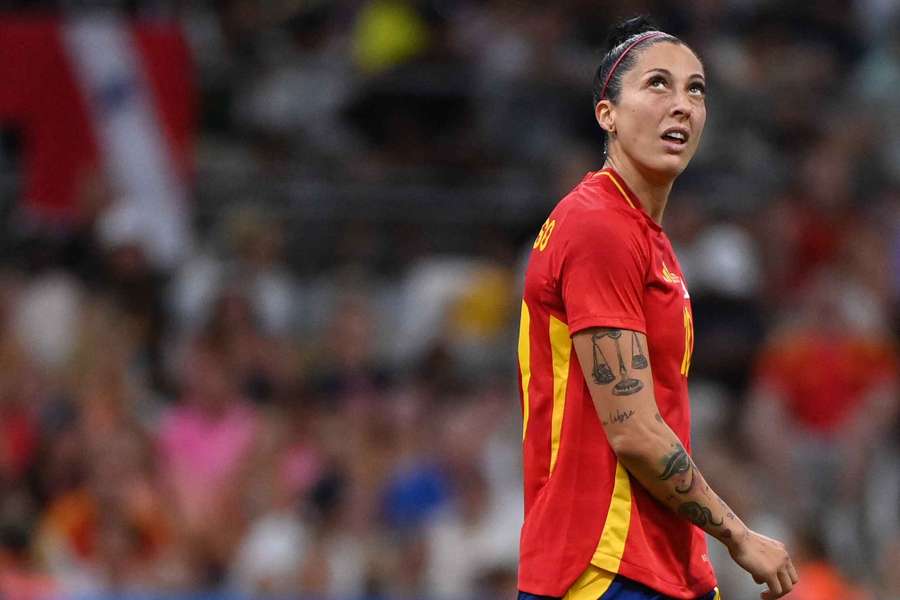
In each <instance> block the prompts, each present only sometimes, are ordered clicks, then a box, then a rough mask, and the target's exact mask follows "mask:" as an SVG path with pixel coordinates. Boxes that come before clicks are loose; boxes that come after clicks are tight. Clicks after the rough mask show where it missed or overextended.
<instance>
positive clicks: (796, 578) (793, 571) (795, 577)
mask: <svg viewBox="0 0 900 600" xmlns="http://www.w3.org/2000/svg"><path fill="white" fill-rule="evenodd" d="M788 574H789V575H790V576H791V583H793V584H794V585H797V582H798V581H800V575H798V574H797V569H795V568H794V563H793V562H792V561H791V560H788Z"/></svg>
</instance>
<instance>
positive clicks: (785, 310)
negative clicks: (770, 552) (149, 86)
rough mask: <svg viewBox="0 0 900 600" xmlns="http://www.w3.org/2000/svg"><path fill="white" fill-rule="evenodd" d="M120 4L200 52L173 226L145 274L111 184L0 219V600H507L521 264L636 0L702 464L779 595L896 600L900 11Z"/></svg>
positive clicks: (597, 153) (745, 591)
mask: <svg viewBox="0 0 900 600" xmlns="http://www.w3.org/2000/svg"><path fill="white" fill-rule="evenodd" d="M87 4H89V3H87ZM97 4H102V5H104V10H111V9H110V6H112V5H115V4H116V3H115V2H106V3H103V2H100V3H97ZM0 8H2V9H5V10H7V11H23V10H50V11H59V12H61V13H62V14H68V15H71V14H73V11H80V10H83V9H84V7H83V6H81V3H78V2H34V1H33V2H27V1H20V2H10V1H7V2H0ZM118 8H119V10H121V11H122V12H123V13H125V14H128V15H130V17H129V18H135V19H150V20H152V19H177V20H178V21H179V22H180V23H181V24H182V26H183V28H184V31H185V35H186V36H187V39H188V42H189V44H190V47H191V48H192V52H193V60H194V63H195V65H194V66H195V76H196V85H197V87H198V92H199V103H200V105H199V107H198V109H199V110H198V115H199V119H200V123H199V133H198V139H197V142H196V150H195V153H196V156H195V158H194V160H195V161H196V175H195V178H194V180H193V182H192V186H191V187H192V190H193V191H192V194H191V196H192V198H191V199H190V201H189V205H190V207H191V210H190V211H189V212H188V213H187V218H188V219H189V220H190V226H189V227H188V228H186V231H187V232H188V233H187V235H188V237H189V238H190V239H188V240H185V243H183V244H181V245H179V248H183V249H184V250H183V252H182V253H181V254H180V255H179V256H177V257H176V258H175V259H171V258H170V259H169V260H167V261H165V262H160V261H158V260H156V259H155V255H154V253H153V252H152V251H151V249H152V247H153V244H154V243H158V240H157V241H155V242H154V241H153V240H149V239H148V236H149V235H151V234H149V233H148V232H147V231H145V230H143V229H142V222H141V219H139V218H137V217H136V216H135V215H134V214H133V212H132V211H133V205H132V204H128V203H123V202H121V201H120V199H119V198H118V197H117V194H116V190H115V186H114V185H111V184H109V182H107V181H104V176H103V173H98V174H97V176H96V178H95V180H93V181H92V183H91V185H86V186H85V188H84V190H85V191H84V201H83V207H84V210H83V213H82V215H81V218H80V219H79V220H78V221H77V222H73V223H70V224H68V225H67V226H65V227H61V226H60V225H59V224H55V225H54V226H53V227H44V226H41V224H40V223H39V222H36V221H35V220H34V219H32V218H29V217H28V215H25V214H23V212H22V211H21V210H20V209H19V208H17V207H16V199H15V197H14V196H13V195H11V194H8V197H6V198H4V201H3V211H4V217H5V222H4V224H3V228H4V233H3V240H2V244H0V247H2V253H3V254H2V259H3V260H2V263H0V324H2V327H0V596H2V597H4V598H11V599H17V598H22V599H24V598H29V599H38V598H56V597H74V596H77V597H87V598H100V597H103V596H104V595H114V596H117V597H121V596H123V595H125V594H146V593H151V592H152V593H157V594H171V595H172V596H176V595H179V594H185V593H195V592H198V591H206V592H217V593H222V594H224V593H228V594H231V593H235V594H241V595H243V597H257V598H260V597H310V598H313V597H314V598H329V599H333V600H349V599H354V600H355V599H363V598H365V599H371V600H375V599H385V600H387V599H407V598H408V599H413V598H427V599H431V600H473V599H476V598H479V599H480V598H485V599H489V598H490V599H494V598H512V597H514V596H513V595H514V593H515V577H516V561H517V546H518V531H519V527H520V525H521V520H522V498H521V461H520V456H519V453H520V443H521V413H520V408H519V400H518V397H517V389H516V363H515V339H516V335H517V331H516V328H517V324H518V319H517V316H518V306H519V302H520V297H521V290H520V286H521V280H522V274H523V269H524V264H525V260H526V259H527V253H528V250H529V249H530V248H531V242H532V240H533V237H534V235H536V233H537V230H538V229H539V227H540V223H541V222H542V221H543V219H544V218H545V216H546V214H547V213H548V212H549V210H550V209H551V208H552V206H553V205H554V204H555V203H556V201H557V200H558V199H559V198H560V197H561V196H562V195H563V194H565V193H566V192H567V191H568V190H569V189H570V188H571V187H573V186H574V185H575V184H576V183H577V182H578V181H579V180H580V178H581V177H582V176H583V174H584V173H585V172H586V171H588V170H596V169H597V168H599V167H600V165H601V164H602V147H601V146H600V144H599V140H598V139H597V135H596V125H595V124H594V123H593V115H592V111H591V107H590V101H589V99H590V97H591V94H590V82H591V78H592V75H593V69H594V68H595V67H596V64H597V62H598V61H599V58H600V54H599V52H600V47H601V45H602V42H603V38H604V35H605V32H606V30H607V27H608V26H609V25H610V24H612V23H613V22H615V21H617V20H619V19H620V18H622V17H623V16H629V15H632V14H635V13H638V12H646V13H649V14H651V15H652V16H653V17H654V18H655V20H656V21H657V22H659V23H660V25H661V26H662V27H663V28H665V29H666V30H667V31H670V32H671V33H673V34H676V35H679V36H681V37H682V38H683V39H684V40H686V41H687V42H688V43H689V44H690V45H691V46H692V47H693V48H695V49H696V50H697V51H698V52H699V54H700V55H701V57H702V59H703V61H704V63H705V66H706V69H707V73H708V80H709V84H710V85H709V95H708V100H707V102H708V110H709V121H708V124H707V128H706V132H705V134H704V140H703V143H702V145H701V150H700V153H699V154H698V156H697V157H696V158H695V159H694V162H693V164H692V165H691V166H690V167H689V169H688V171H687V172H686V173H685V174H684V175H683V176H682V178H681V179H680V180H679V181H678V182H677V183H676V188H675V190H674V192H673V195H672V198H671V200H670V203H669V207H668V208H667V210H666V214H665V219H664V223H663V224H664V228H665V230H666V231H667V233H668V235H669V236H670V238H671V239H672V240H673V243H674V245H675V248H676V251H677V253H678V256H679V260H680V262H681V264H682V267H683V270H684V272H685V275H686V280H687V283H688V285H689V287H690V291H691V296H692V302H693V308H694V315H695V325H696V349H695V355H694V365H693V367H692V372H691V394H692V407H693V419H694V421H693V423H694V424H693V431H694V449H695V460H696V462H697V463H698V465H699V466H700V468H701V469H703V471H704V473H705V474H706V477H707V479H708V480H709V481H710V483H711V485H712V486H713V487H714V488H715V489H716V490H717V491H718V492H719V493H720V495H722V496H723V498H725V499H726V500H727V501H728V502H729V503H730V504H731V505H732V507H733V508H734V509H735V512H736V513H738V514H739V515H740V516H742V517H743V518H744V519H745V520H746V521H747V522H748V524H749V525H750V526H751V527H753V528H758V529H759V530H761V531H762V532H763V533H769V534H771V535H773V536H775V537H779V538H780V539H784V540H786V542H787V543H788V546H789V547H790V548H791V549H792V552H793V553H794V555H795V563H796V564H797V565H798V568H799V570H800V573H801V580H802V581H801V584H800V586H798V587H797V589H796V591H795V592H793V593H792V594H791V596H790V597H791V598H794V599H796V600H825V599H828V600H833V599H842V600H844V599H846V600H897V599H898V598H900V421H898V407H900V401H898V400H900V388H898V384H900V369H898V367H900V365H898V358H900V355H898V351H897V340H898V334H900V102H898V101H897V98H898V97H900V36H897V34H896V32H897V31H898V30H900V8H898V6H897V5H896V3H894V2H890V1H887V0H858V1H850V0H827V1H821V2H815V3H807V2H784V1H781V2H767V1H763V0H758V1H753V0H704V1H698V2H690V3H684V2H675V1H664V0H656V1H650V0H647V1H631V2H627V1H611V2H602V3H601V2H589V1H587V0H564V1H559V2H552V3H547V2H537V1H529V0H458V1H450V0H418V1H414V0H347V1H333V2H330V1H327V0H321V1H316V0H306V1H302V0H297V1H287V0H285V1H282V2H276V1H274V0H273V1H257V0H218V1H216V2H186V1H185V2H178V1H171V2H165V1H162V0H159V1H148V2H122V3H120V6H119V7H118ZM7 14H12V13H7ZM2 18H3V13H2V12H0V19H2ZM0 132H3V137H2V138H0V139H2V141H3V144H2V145H0V167H3V170H4V172H5V173H7V174H12V175H13V176H14V175H15V173H16V169H17V165H18V164H19V162H18V161H19V160H20V159H19V155H20V152H21V148H22V143H23V142H22V141H21V140H19V139H17V138H16V135H15V132H11V131H4V130H3V129H2V124H0ZM3 189H4V190H7V191H8V190H9V188H3ZM710 548H711V555H712V560H713V562H714V563H715V564H716V567H717V572H718V575H719V578H720V587H721V589H722V590H723V597H725V598H726V599H728V600H750V599H751V598H756V597H758V591H759V590H758V586H756V585H755V584H754V583H753V582H752V581H751V580H750V579H749V577H748V576H746V574H744V573H742V572H740V571H739V569H738V568H737V567H736V566H734V565H733V564H732V563H731V561H730V559H729V558H728V555H727V552H726V551H725V550H724V548H722V547H721V546H720V545H718V544H717V543H716V542H715V541H714V540H711V542H710Z"/></svg>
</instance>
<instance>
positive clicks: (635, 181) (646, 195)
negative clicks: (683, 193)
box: [603, 155, 675, 225]
mask: <svg viewBox="0 0 900 600" xmlns="http://www.w3.org/2000/svg"><path fill="white" fill-rule="evenodd" d="M603 167H604V168H607V167H611V168H613V169H615V171H616V173H618V174H619V176H620V177H621V178H622V179H624V180H625V183H626V184H628V187H630V188H631V191H633V192H634V193H635V194H637V197H638V198H639V199H640V201H641V204H642V205H643V207H644V210H646V211H647V214H649V215H650V218H651V219H653V221H654V222H655V223H656V224H657V225H662V218H663V213H664V212H665V210H666V203H668V201H669V192H671V191H672V184H674V183H675V180H674V179H668V178H664V179H658V178H653V177H650V176H648V174H647V173H645V172H643V171H641V169H639V168H638V167H637V166H636V165H635V164H634V163H633V162H632V161H629V160H627V159H625V160H622V159H619V158H618V157H616V156H613V155H610V156H607V157H606V162H605V163H604V164H603Z"/></svg>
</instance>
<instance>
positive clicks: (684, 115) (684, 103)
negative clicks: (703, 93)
mask: <svg viewBox="0 0 900 600" xmlns="http://www.w3.org/2000/svg"><path fill="white" fill-rule="evenodd" d="M693 111H694V109H693V106H692V105H691V99H690V97H688V93H687V92H686V91H684V90H682V91H679V92H677V93H676V94H675V95H674V97H673V98H672V107H671V110H670V114H671V115H672V116H673V117H677V118H679V119H683V120H688V119H690V118H691V115H692V114H693Z"/></svg>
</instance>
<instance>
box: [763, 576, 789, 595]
mask: <svg viewBox="0 0 900 600" xmlns="http://www.w3.org/2000/svg"><path fill="white" fill-rule="evenodd" d="M766 585H767V586H769V591H768V596H763V597H764V598H767V599H771V598H781V596H783V595H784V592H783V591H782V590H781V582H780V581H779V580H778V574H777V573H776V574H775V575H772V576H771V577H769V578H767V579H766Z"/></svg>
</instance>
